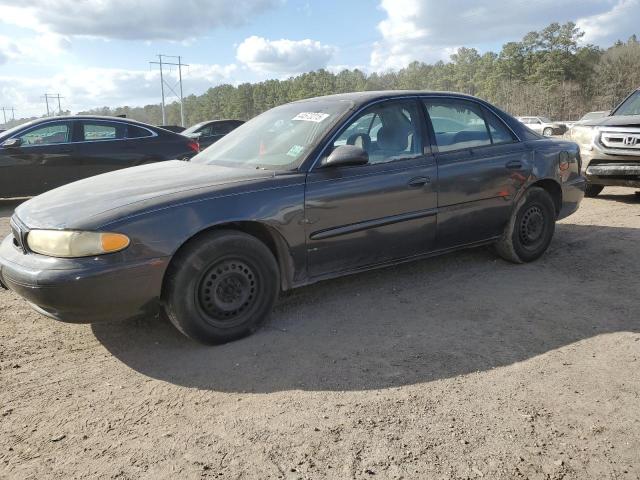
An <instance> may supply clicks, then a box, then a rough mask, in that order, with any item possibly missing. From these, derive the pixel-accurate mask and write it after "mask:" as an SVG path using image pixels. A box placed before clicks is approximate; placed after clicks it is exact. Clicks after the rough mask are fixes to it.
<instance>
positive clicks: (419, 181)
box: [408, 177, 431, 188]
mask: <svg viewBox="0 0 640 480" xmlns="http://www.w3.org/2000/svg"><path fill="white" fill-rule="evenodd" d="M430 181H431V178H429V177H416V178H412V179H411V180H410V181H409V184H408V185H409V188H420V187H424V186H425V185H426V184H427V183H429V182H430Z"/></svg>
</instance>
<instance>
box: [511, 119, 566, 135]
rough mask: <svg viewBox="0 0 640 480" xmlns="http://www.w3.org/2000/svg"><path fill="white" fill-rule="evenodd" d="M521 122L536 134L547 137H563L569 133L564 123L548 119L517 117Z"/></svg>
mask: <svg viewBox="0 0 640 480" xmlns="http://www.w3.org/2000/svg"><path fill="white" fill-rule="evenodd" d="M516 118H517V119H518V120H520V122H522V123H524V124H525V125H526V126H527V127H529V128H530V129H531V130H533V131H534V132H536V133H540V134H542V135H544V136H545V137H550V136H551V135H562V134H563V133H564V132H566V131H567V126H566V125H565V124H564V123H558V122H552V121H551V120H550V119H548V118H547V117H516Z"/></svg>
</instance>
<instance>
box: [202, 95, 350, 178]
mask: <svg viewBox="0 0 640 480" xmlns="http://www.w3.org/2000/svg"><path fill="white" fill-rule="evenodd" d="M352 106H353V102H351V101H346V100H326V99H324V100H313V101H305V102H296V103H290V104H287V105H283V106H281V107H276V108H273V109H271V110H269V111H267V112H265V113H263V114H262V115H259V116H257V117H255V118H254V119H252V120H251V121H249V122H247V123H245V124H243V125H241V126H240V127H238V128H236V129H235V130H233V131H232V132H231V133H229V134H228V135H226V136H225V137H223V138H222V139H221V140H220V141H218V142H217V143H215V144H213V145H212V146H211V147H209V148H207V149H206V150H204V151H203V152H201V153H200V154H198V155H196V156H195V157H193V159H191V161H192V162H194V163H206V164H212V165H228V166H239V167H251V168H265V169H268V170H289V169H293V168H296V167H298V166H299V164H300V162H301V161H302V159H303V158H304V157H305V156H306V155H307V154H308V153H309V152H310V151H311V150H312V149H313V148H314V147H315V146H316V144H317V142H318V141H319V140H320V139H321V138H322V136H324V134H325V133H326V132H327V131H328V130H329V129H330V128H331V127H332V126H334V125H335V123H336V122H337V121H338V120H339V119H340V118H341V117H342V116H343V115H344V113H346V112H347V111H348V110H349V109H350V108H351V107H352Z"/></svg>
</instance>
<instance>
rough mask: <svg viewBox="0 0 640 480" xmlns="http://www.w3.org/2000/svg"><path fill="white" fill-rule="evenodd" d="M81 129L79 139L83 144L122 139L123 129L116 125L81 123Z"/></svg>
mask: <svg viewBox="0 0 640 480" xmlns="http://www.w3.org/2000/svg"><path fill="white" fill-rule="evenodd" d="M81 128H82V134H81V139H82V140H84V141H85V142H92V141H96V140H118V139H121V138H124V128H123V127H122V126H120V125H119V124H116V123H102V122H96V123H92V122H82V125H81Z"/></svg>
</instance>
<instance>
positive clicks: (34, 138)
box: [20, 122, 71, 145]
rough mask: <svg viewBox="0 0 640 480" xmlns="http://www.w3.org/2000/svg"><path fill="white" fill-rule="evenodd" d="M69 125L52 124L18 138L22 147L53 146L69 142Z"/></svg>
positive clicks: (65, 123)
mask: <svg viewBox="0 0 640 480" xmlns="http://www.w3.org/2000/svg"><path fill="white" fill-rule="evenodd" d="M70 130H71V129H70V128H69V123H67V122H64V123H52V124H47V125H46V126H44V127H40V128H36V129H34V130H31V131H29V132H27V133H25V134H24V135H22V136H21V137H20V140H21V141H22V145H53V144H56V143H67V142H69V141H70Z"/></svg>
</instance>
